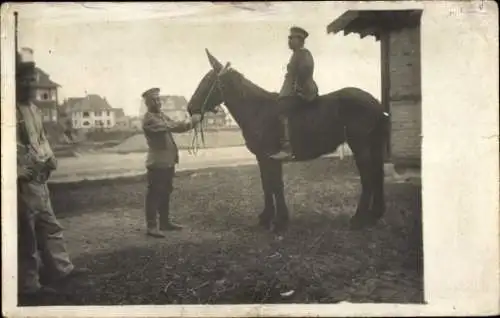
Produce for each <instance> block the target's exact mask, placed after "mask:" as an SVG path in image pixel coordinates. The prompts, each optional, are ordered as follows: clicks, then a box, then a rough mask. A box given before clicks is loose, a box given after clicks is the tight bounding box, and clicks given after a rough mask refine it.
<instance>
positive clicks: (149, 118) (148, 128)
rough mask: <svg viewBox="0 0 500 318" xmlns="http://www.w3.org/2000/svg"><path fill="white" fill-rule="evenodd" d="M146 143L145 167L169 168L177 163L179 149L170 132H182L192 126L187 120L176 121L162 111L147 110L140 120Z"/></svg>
mask: <svg viewBox="0 0 500 318" xmlns="http://www.w3.org/2000/svg"><path fill="white" fill-rule="evenodd" d="M142 128H143V130H144V135H145V137H146V141H147V143H148V148H149V150H148V156H147V159H146V167H148V168H170V167H173V166H175V164H177V163H179V150H178V148H177V144H176V143H175V140H174V137H173V136H172V133H182V132H186V131H188V130H190V129H192V128H193V125H192V124H191V123H190V122H188V123H184V122H176V121H174V120H172V119H170V118H169V117H168V116H166V115H165V114H163V113H162V112H158V113H153V112H147V113H146V114H145V115H144V119H143V122H142Z"/></svg>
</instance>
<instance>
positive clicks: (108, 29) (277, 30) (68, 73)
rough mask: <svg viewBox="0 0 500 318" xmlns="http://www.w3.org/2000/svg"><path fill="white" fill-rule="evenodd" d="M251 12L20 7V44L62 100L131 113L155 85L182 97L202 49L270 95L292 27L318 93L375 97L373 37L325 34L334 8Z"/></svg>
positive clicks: (204, 67)
mask: <svg viewBox="0 0 500 318" xmlns="http://www.w3.org/2000/svg"><path fill="white" fill-rule="evenodd" d="M254 9H257V11H250V10H245V9H243V8H240V7H235V6H232V5H228V4H217V5H214V4H211V3H180V4H175V3H121V4H109V3H106V4H94V3H87V4H66V3H64V4H63V3H60V4H27V5H26V4H25V5H22V6H20V9H19V15H20V18H19V45H20V46H21V47H31V48H32V49H33V50H34V52H35V59H36V62H37V64H38V66H39V67H40V68H42V69H43V70H45V71H46V72H47V73H49V75H50V77H51V79H52V80H54V81H55V82H57V83H59V84H60V85H61V86H62V87H61V90H60V95H61V97H62V98H67V97H79V96H85V94H86V93H88V94H99V95H102V96H105V97H106V98H107V99H108V101H109V102H110V104H111V105H112V106H113V107H120V108H123V109H124V110H125V112H126V113H127V114H129V115H135V114H137V113H138V111H139V107H140V94H141V93H142V92H143V91H144V90H146V89H148V88H150V87H152V86H157V87H160V88H161V89H162V93H164V94H179V95H184V96H185V97H186V98H187V99H189V98H190V97H191V95H192V93H193V92H194V90H195V88H196V86H197V84H198V83H199V81H200V79H201V78H202V76H203V75H204V74H205V73H206V72H207V71H208V70H209V68H210V65H209V64H208V60H207V57H206V55H205V51H204V49H205V48H208V49H209V50H210V51H211V52H212V53H213V54H214V55H215V56H216V57H217V58H218V59H219V60H220V61H221V62H222V63H225V62H227V61H230V62H231V63H232V65H233V67H234V68H236V69H237V70H238V71H240V72H242V73H243V74H244V75H245V76H246V77H247V78H249V79H250V80H252V81H253V82H255V83H256V84H258V85H260V86H262V87H263V88H265V89H268V90H272V91H276V90H278V89H279V86H280V85H281V82H282V80H283V76H284V72H285V67H286V64H287V63H288V59H289V57H290V54H291V53H290V51H289V49H288V47H287V35H288V32H289V27H290V26H291V25H298V26H301V27H303V28H305V29H306V30H308V31H309V33H310V36H309V38H308V39H307V42H306V46H307V47H308V48H309V49H310V50H311V52H312V54H313V56H314V59H315V63H316V67H315V79H316V81H317V83H318V86H319V90H320V93H327V92H330V91H333V90H336V89H339V88H341V87H344V86H357V87H360V88H364V89H366V90H368V91H369V92H371V93H372V94H374V95H375V96H376V97H380V47H379V45H380V44H379V42H376V41H375V39H374V38H373V37H367V38H364V39H360V38H359V36H358V35H353V34H351V35H349V36H344V35H343V34H336V35H332V34H327V33H326V26H327V25H328V24H329V23H330V22H331V21H333V20H334V19H335V18H337V17H338V16H340V15H341V14H342V13H343V12H344V11H345V10H346V9H348V7H347V6H346V4H343V3H338V2H337V3H336V2H316V3H284V2H283V3H279V2H277V3H273V4H272V5H271V6H270V7H268V6H266V5H264V4H256V5H254Z"/></svg>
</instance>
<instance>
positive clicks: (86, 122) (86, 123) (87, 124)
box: [82, 120, 90, 126]
mask: <svg viewBox="0 0 500 318" xmlns="http://www.w3.org/2000/svg"><path fill="white" fill-rule="evenodd" d="M82 126H90V122H88V121H87V120H85V121H84V122H83V123H82Z"/></svg>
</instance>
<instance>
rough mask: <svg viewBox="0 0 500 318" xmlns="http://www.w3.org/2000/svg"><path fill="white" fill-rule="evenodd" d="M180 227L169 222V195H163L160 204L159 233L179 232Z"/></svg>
mask: <svg viewBox="0 0 500 318" xmlns="http://www.w3.org/2000/svg"><path fill="white" fill-rule="evenodd" d="M180 230H182V226H180V225H178V224H175V223H173V222H172V221H171V220H170V194H167V195H165V196H164V197H163V198H162V201H161V203H160V231H180Z"/></svg>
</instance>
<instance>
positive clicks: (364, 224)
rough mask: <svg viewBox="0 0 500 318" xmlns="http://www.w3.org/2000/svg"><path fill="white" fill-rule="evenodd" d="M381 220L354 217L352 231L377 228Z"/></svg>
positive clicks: (351, 225)
mask: <svg viewBox="0 0 500 318" xmlns="http://www.w3.org/2000/svg"><path fill="white" fill-rule="evenodd" d="M379 219H380V218H373V217H356V216H353V217H352V218H351V221H350V224H349V225H350V226H349V227H350V229H351V230H352V231H358V230H363V229H366V228H370V227H373V226H375V225H376V224H377V223H378V220H379Z"/></svg>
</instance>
